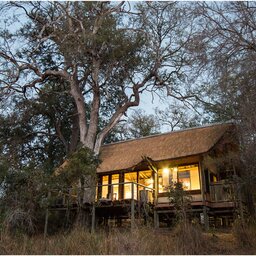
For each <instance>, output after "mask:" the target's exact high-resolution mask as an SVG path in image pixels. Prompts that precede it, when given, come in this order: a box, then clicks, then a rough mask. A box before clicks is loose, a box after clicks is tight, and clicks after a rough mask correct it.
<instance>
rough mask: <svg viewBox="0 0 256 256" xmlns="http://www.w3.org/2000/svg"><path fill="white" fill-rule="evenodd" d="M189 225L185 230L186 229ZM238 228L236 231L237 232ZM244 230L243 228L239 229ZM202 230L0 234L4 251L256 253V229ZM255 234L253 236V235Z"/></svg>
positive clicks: (2, 252)
mask: <svg viewBox="0 0 256 256" xmlns="http://www.w3.org/2000/svg"><path fill="white" fill-rule="evenodd" d="M184 228H186V232H184ZM237 231H238V230H236V232H237ZM240 231H241V230H240ZM244 232H247V233H246V235H245V233H243V234H242V233H241V235H242V236H243V239H244V238H245V237H246V236H247V238H246V239H247V240H248V239H249V240H250V241H249V240H248V241H246V240H244V241H241V237H239V235H237V234H236V233H234V232H231V231H229V232H219V231H218V232H217V231H215V232H208V233H205V232H202V231H201V230H200V229H199V228H197V227H194V226H186V227H182V226H179V227H177V228H176V229H174V230H172V231H170V230H168V231H167V230H154V229H152V228H145V227H143V228H136V229H134V230H133V231H130V230H127V229H126V230H125V229H112V230H109V231H108V232H106V231H103V230H102V231H97V232H95V233H94V234H91V233H89V232H88V231H86V230H84V229H82V228H75V229H73V230H72V231H71V232H69V233H62V234H60V233H59V234H56V235H52V236H49V237H47V238H46V239H44V238H43V236H42V235H37V236H32V237H29V236H27V235H22V234H19V235H15V236H14V235H12V236H11V235H10V234H7V233H6V232H2V233H1V237H0V253H1V254H110V255H112V254H256V243H255V232H254V231H252V233H250V232H251V231H248V230H247V231H244ZM251 236H252V237H251Z"/></svg>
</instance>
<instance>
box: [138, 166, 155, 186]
mask: <svg viewBox="0 0 256 256" xmlns="http://www.w3.org/2000/svg"><path fill="white" fill-rule="evenodd" d="M153 183H154V181H153V176H152V171H150V170H148V171H142V172H139V184H142V185H144V186H146V187H149V188H153ZM142 189H143V187H142V186H139V190H142Z"/></svg>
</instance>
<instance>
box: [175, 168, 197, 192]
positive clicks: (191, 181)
mask: <svg viewBox="0 0 256 256" xmlns="http://www.w3.org/2000/svg"><path fill="white" fill-rule="evenodd" d="M178 170H179V171H178V173H179V174H178V176H179V181H180V182H182V183H183V187H184V189H185V190H197V189H200V179H199V169H198V165H197V164H194V165H187V166H180V167H179V168H178Z"/></svg>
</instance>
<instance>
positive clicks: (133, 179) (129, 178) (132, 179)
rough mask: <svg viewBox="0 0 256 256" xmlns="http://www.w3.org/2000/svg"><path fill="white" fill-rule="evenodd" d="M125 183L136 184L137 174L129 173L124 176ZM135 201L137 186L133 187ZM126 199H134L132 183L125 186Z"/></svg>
mask: <svg viewBox="0 0 256 256" xmlns="http://www.w3.org/2000/svg"><path fill="white" fill-rule="evenodd" d="M124 182H136V183H137V172H129V173H125V174H124ZM133 190H134V199H137V185H135V184H134V185H133ZM124 199H132V183H127V184H124Z"/></svg>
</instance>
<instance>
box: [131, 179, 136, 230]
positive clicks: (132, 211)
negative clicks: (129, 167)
mask: <svg viewBox="0 0 256 256" xmlns="http://www.w3.org/2000/svg"><path fill="white" fill-rule="evenodd" d="M131 185H132V201H131V228H134V224H135V214H134V210H135V205H134V183H131Z"/></svg>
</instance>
